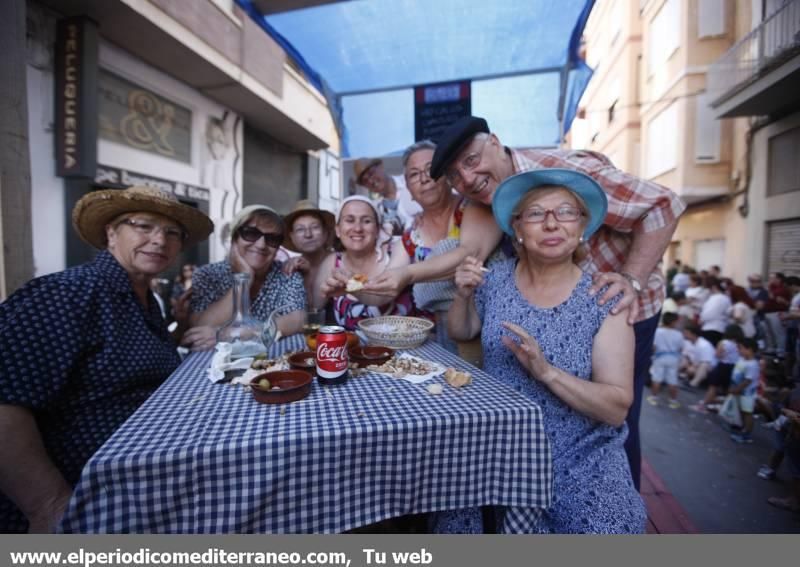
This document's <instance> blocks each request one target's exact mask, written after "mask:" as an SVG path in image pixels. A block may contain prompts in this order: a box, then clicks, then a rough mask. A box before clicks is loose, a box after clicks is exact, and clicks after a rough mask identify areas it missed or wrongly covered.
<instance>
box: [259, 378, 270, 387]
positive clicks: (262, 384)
mask: <svg viewBox="0 0 800 567" xmlns="http://www.w3.org/2000/svg"><path fill="white" fill-rule="evenodd" d="M258 387H259V388H262V389H264V390H269V389H270V388H271V387H272V385H271V384H270V383H269V380H267V379H266V378H262V379H261V380H259V381H258Z"/></svg>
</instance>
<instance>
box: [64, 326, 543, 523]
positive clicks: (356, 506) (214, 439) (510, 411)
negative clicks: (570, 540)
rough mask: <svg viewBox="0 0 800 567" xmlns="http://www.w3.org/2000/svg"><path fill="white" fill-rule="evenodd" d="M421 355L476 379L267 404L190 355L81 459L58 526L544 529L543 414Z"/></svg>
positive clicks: (432, 348) (356, 383) (486, 381)
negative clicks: (487, 524) (483, 519)
mask: <svg viewBox="0 0 800 567" xmlns="http://www.w3.org/2000/svg"><path fill="white" fill-rule="evenodd" d="M296 342H298V341H297V340H295V339H293V338H290V339H285V340H283V341H281V343H280V344H278V345H276V349H284V350H287V351H288V350H296V349H298V348H301V346H302V344H301V343H300V344H292V343H296ZM410 352H412V353H414V354H416V355H418V356H420V357H421V358H425V359H429V360H435V361H438V362H441V363H443V364H445V365H447V366H453V367H456V368H459V369H463V370H469V371H470V372H472V373H473V376H474V381H473V383H472V384H471V385H470V386H468V387H466V388H463V389H460V390H457V389H454V388H451V387H449V386H447V385H444V393H443V394H442V395H431V394H429V393H428V392H427V391H426V389H425V384H421V385H415V384H411V383H409V382H406V381H404V380H398V379H395V378H390V377H386V376H383V375H379V374H374V373H370V374H367V375H363V376H360V377H356V378H351V379H350V380H349V381H348V382H347V383H346V384H344V385H341V386H335V387H322V386H319V385H318V384H317V383H316V382H315V383H314V385H313V388H312V391H311V395H310V396H309V397H308V398H306V399H304V400H301V401H299V402H295V403H292V404H288V405H262V404H258V403H256V402H255V400H254V399H253V397H252V395H251V394H250V392H249V391H247V390H244V389H243V388H242V387H240V386H229V385H223V384H212V383H211V382H209V381H208V380H207V379H205V369H206V367H207V366H208V364H209V361H210V357H211V354H210V353H202V354H193V355H191V356H190V357H188V358H187V359H186V360H185V361H184V363H183V364H182V365H181V366H180V368H179V369H178V370H177V371H176V372H175V373H174V374H173V375H172V376H171V377H170V379H169V380H168V381H167V382H166V383H165V384H164V385H163V386H162V387H161V388H160V389H159V390H158V391H157V392H156V393H155V394H154V395H153V396H152V397H151V398H150V399H149V400H148V401H147V402H146V403H145V404H144V405H143V406H142V407H141V408H140V409H139V411H137V412H136V413H135V414H134V415H133V416H132V417H131V418H130V419H129V420H128V421H127V422H126V423H125V424H124V425H123V427H122V428H120V429H119V430H118V431H117V432H116V433H115V434H114V435H113V437H111V439H109V441H108V442H107V443H106V444H105V445H104V446H103V447H102V448H101V449H100V450H99V451H98V452H97V453H96V454H95V455H94V456H93V457H92V459H91V460H90V461H89V463H88V464H87V465H86V467H85V468H84V470H83V474H82V476H81V480H80V482H79V484H78V486H77V487H76V490H75V493H74V495H73V498H72V501H71V502H70V505H69V509H68V511H67V513H66V514H65V516H64V519H63V521H62V524H61V526H60V531H63V532H66V533H72V532H113V533H119V532H123V533H130V532H134V533H335V532H342V531H345V530H349V529H351V528H355V527H358V526H363V525H366V524H370V523H373V522H377V521H380V520H383V519H386V518H390V517H395V516H400V515H404V514H415V513H423V512H431V511H436V510H445V509H455V508H461V507H472V506H482V505H490V504H494V505H500V506H504V507H507V508H506V509H505V514H504V518H505V521H504V525H503V528H504V531H509V532H530V531H535V526H536V522H537V520H538V518H539V508H544V507H547V506H549V505H550V499H551V491H552V487H551V482H552V473H551V463H550V447H549V443H548V441H547V438H546V436H545V433H544V429H543V425H542V415H541V411H540V409H539V408H538V406H536V405H535V404H533V403H532V402H530V401H528V400H527V399H525V398H523V397H522V396H520V395H519V394H517V393H516V392H514V391H513V390H511V389H510V388H508V387H506V386H504V385H502V384H500V383H499V382H497V381H495V380H494V379H493V378H491V377H490V376H488V375H486V374H485V373H483V372H481V371H480V370H478V369H476V368H474V367H472V366H470V365H469V364H468V363H466V362H464V361H463V360H461V359H460V358H458V357H456V356H454V355H452V354H451V353H449V352H447V351H446V350H444V349H443V348H442V347H440V346H439V345H437V344H435V343H432V342H430V341H429V342H428V343H427V344H425V345H423V346H422V347H419V348H418V349H414V350H413V351H410ZM273 354H274V352H273ZM438 380H440V381H441V382H442V383H444V382H443V380H442V379H441V378H438Z"/></svg>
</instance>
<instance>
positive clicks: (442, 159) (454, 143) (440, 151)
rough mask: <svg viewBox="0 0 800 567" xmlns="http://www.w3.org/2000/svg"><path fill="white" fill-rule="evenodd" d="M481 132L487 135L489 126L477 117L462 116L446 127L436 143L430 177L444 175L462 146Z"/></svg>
mask: <svg viewBox="0 0 800 567" xmlns="http://www.w3.org/2000/svg"><path fill="white" fill-rule="evenodd" d="M481 132H484V133H486V134H488V133H489V125H488V124H487V123H486V120H484V119H483V118H478V117H477V116H462V117H461V118H459V119H458V120H456V121H455V122H453V123H452V124H451V125H450V126H448V127H447V130H445V131H444V132H442V135H441V136H439V140H438V141H437V142H436V151H435V152H434V153H433V159H432V160H431V177H432V178H433V179H439V178H440V177H441V176H442V175H444V170H445V169H446V168H447V166H448V165H450V163H451V162H452V161H453V160H454V159H455V158H456V156H457V155H458V152H459V151H460V150H461V148H462V147H463V146H464V144H466V143H467V142H469V141H470V140H471V139H472V137H473V136H474V135H475V134H480V133H481Z"/></svg>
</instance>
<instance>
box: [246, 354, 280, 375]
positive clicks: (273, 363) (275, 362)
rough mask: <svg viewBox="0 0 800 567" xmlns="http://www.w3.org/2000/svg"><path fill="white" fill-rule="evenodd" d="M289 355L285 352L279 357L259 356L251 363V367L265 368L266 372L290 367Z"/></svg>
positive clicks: (256, 368)
mask: <svg viewBox="0 0 800 567" xmlns="http://www.w3.org/2000/svg"><path fill="white" fill-rule="evenodd" d="M288 359H289V355H288V354H284V355H283V356H279V357H278V358H257V359H256V360H254V361H253V364H251V365H250V368H253V369H255V370H264V371H266V372H273V371H275V370H286V369H288V368H289V361H288Z"/></svg>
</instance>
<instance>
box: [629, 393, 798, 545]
mask: <svg viewBox="0 0 800 567" xmlns="http://www.w3.org/2000/svg"><path fill="white" fill-rule="evenodd" d="M688 388H689V387H688V386H686V387H684V389H682V390H681V391H680V393H679V397H678V399H679V401H680V402H681V404H682V405H681V407H680V408H678V409H675V410H673V409H670V408H669V407H667V396H666V392H664V391H662V392H661V402H660V404H659V405H658V406H655V407H653V406H651V405H650V404H649V403H648V402H647V399H646V398H647V395H648V394H649V391H648V390H645V396H644V398H645V399H644V400H643V401H642V417H641V422H640V428H641V438H642V453H643V455H644V458H645V459H647V460H648V461H649V462H650V464H651V466H652V467H653V468H654V469H655V471H656V473H657V474H658V476H660V477H661V479H662V480H663V481H664V484H665V485H666V486H667V489H668V490H669V491H670V492H671V493H672V494H673V496H674V497H675V498H676V499H677V500H678V502H679V503H680V504H681V506H683V508H684V509H685V510H686V512H687V514H688V515H689V517H690V518H691V520H692V522H693V523H694V524H695V526H697V529H698V530H699V531H700V532H701V533H800V514H793V513H792V512H787V511H784V510H779V509H777V508H775V507H773V506H770V505H769V504H768V503H767V498H768V497H770V496H781V497H784V496H786V495H787V494H788V491H789V488H788V483H787V480H788V473H787V469H786V464H785V463H784V464H783V465H782V466H781V468H780V469H779V470H778V479H777V480H774V481H766V480H762V479H760V478H758V477H757V476H756V472H757V471H758V468H759V467H760V466H761V464H762V463H766V462H767V458H768V456H769V454H770V452H771V450H772V434H773V431H772V430H771V429H767V428H765V427H763V426H762V424H763V422H764V420H763V419H757V420H756V424H755V428H754V432H753V439H754V442H753V443H752V444H749V445H740V444H738V443H734V442H733V441H732V440H731V439H730V434H729V433H728V432H727V431H725V429H724V428H723V427H722V425H721V424H722V420H721V419H720V418H718V417H717V416H716V415H715V414H699V413H696V412H694V411H692V410H691V409H689V407H688V406H689V405H691V404H693V403H695V402H697V401H698V400H699V399H700V398H702V396H703V392H701V391H699V390H690V389H688Z"/></svg>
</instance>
